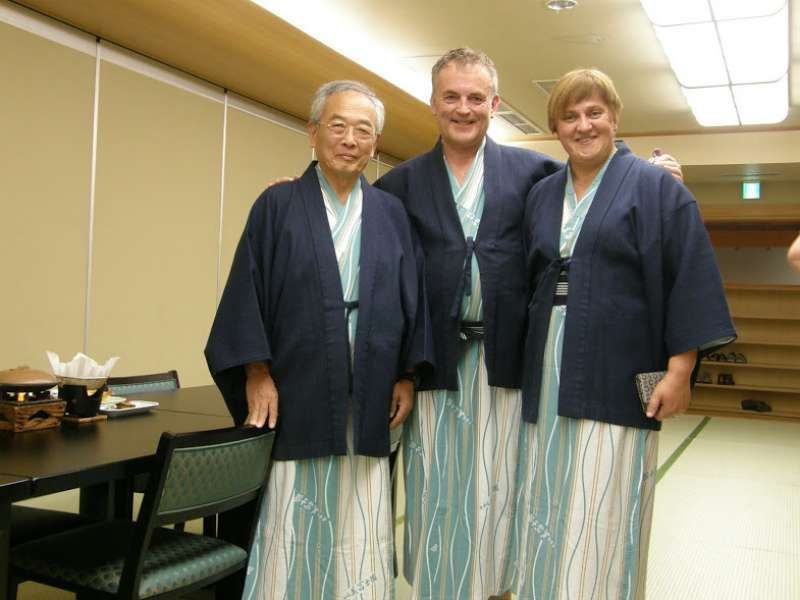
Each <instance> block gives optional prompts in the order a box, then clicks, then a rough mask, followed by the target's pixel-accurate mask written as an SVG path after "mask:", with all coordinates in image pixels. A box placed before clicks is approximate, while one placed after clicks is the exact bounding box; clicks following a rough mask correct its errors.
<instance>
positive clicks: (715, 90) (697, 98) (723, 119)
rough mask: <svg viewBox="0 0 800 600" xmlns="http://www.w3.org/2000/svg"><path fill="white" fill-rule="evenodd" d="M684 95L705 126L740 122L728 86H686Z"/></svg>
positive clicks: (696, 117) (699, 120) (695, 115)
mask: <svg viewBox="0 0 800 600" xmlns="http://www.w3.org/2000/svg"><path fill="white" fill-rule="evenodd" d="M683 95H684V96H686V101H687V102H688V103H689V108H691V109H692V112H693V113H694V118H695V119H697V122H698V123H700V125H702V126H703V127H718V126H720V125H736V124H738V122H739V119H738V116H737V114H736V105H734V103H733V94H732V92H731V89H730V88H729V87H728V86H720V87H712V88H684V90H683Z"/></svg>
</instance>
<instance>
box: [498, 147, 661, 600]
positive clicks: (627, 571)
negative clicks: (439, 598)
mask: <svg viewBox="0 0 800 600" xmlns="http://www.w3.org/2000/svg"><path fill="white" fill-rule="evenodd" d="M611 156H613V153H612V155H611ZM610 160H611V157H609V162H610ZM607 167H608V162H606V164H605V166H604V167H603V168H602V169H601V170H600V172H599V173H598V174H597V176H596V177H595V179H594V181H593V182H592V184H591V186H590V188H589V190H588V191H587V192H586V194H585V195H584V196H583V198H582V199H581V200H580V202H578V201H577V199H576V197H575V192H574V189H573V185H572V175H571V174H570V172H569V167H567V186H566V193H565V198H564V212H563V217H562V224H561V237H560V254H561V256H562V257H569V256H571V255H572V252H573V250H574V248H575V243H576V242H577V240H578V236H579V234H580V231H581V227H582V225H583V222H584V219H585V217H586V214H587V213H588V211H589V207H590V206H591V204H592V200H593V199H594V196H595V192H596V191H597V188H598V187H599V186H600V182H601V181H602V179H603V175H604V173H605V171H606V168H607ZM566 315H567V307H566V306H564V305H562V306H554V307H553V309H552V312H551V315H550V324H549V329H548V337H547V345H546V346H545V354H544V360H543V364H542V384H541V394H540V400H539V402H540V404H539V418H538V422H537V423H535V424H534V423H523V425H522V428H521V431H520V458H519V475H518V490H519V492H518V501H517V507H516V516H515V521H516V524H515V527H514V536H513V538H512V539H511V544H510V546H511V555H512V556H513V554H514V553H516V556H515V557H513V560H511V561H510V563H509V573H508V574H507V580H508V582H509V583H510V584H511V583H512V582H513V585H509V587H511V589H512V590H513V591H514V592H515V593H516V594H517V598H518V600H534V599H536V600H544V599H546V600H562V599H564V600H566V599H569V600H588V599H590V598H591V599H602V600H627V599H642V598H644V587H645V573H646V567H647V547H648V543H649V537H650V522H651V519H652V509H653V493H654V491H655V470H656V451H657V448H658V436H657V432H656V431H650V430H645V429H637V428H634V427H623V426H620V425H611V424H608V423H602V422H599V421H592V420H586V419H572V418H568V417H560V416H558V414H557V413H558V395H559V378H560V376H561V358H562V350H563V342H564V323H565V321H566Z"/></svg>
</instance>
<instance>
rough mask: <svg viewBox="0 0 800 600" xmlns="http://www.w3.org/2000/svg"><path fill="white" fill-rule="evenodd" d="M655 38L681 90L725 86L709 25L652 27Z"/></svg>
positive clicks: (718, 51)
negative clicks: (659, 43) (662, 49)
mask: <svg viewBox="0 0 800 600" xmlns="http://www.w3.org/2000/svg"><path fill="white" fill-rule="evenodd" d="M656 36H657V37H658V41H660V42H661V45H662V46H663V47H664V52H665V53H666V55H667V59H668V60H669V64H670V66H671V67H672V70H673V71H674V72H675V76H676V77H677V78H678V82H679V83H680V84H681V85H682V86H683V87H698V86H710V85H724V84H726V83H728V74H727V72H726V70H725V61H724V60H723V58H722V50H721V48H720V47H719V41H718V38H717V31H716V29H715V27H714V24H713V23H700V24H697V25H677V26H671V27H656Z"/></svg>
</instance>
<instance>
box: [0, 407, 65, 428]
mask: <svg viewBox="0 0 800 600" xmlns="http://www.w3.org/2000/svg"><path fill="white" fill-rule="evenodd" d="M65 405H66V402H64V401H63V400H50V399H46V400H26V401H25V402H8V401H5V400H4V401H2V402H0V431H13V432H15V433H16V432H18V431H34V430H37V429H49V428H51V427H58V426H59V424H60V423H61V417H63V416H64V406H65Z"/></svg>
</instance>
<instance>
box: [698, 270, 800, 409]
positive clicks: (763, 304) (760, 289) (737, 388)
mask: <svg viewBox="0 0 800 600" xmlns="http://www.w3.org/2000/svg"><path fill="white" fill-rule="evenodd" d="M725 293H726V296H727V298H728V306H729V307H730V310H731V315H732V316H733V321H734V323H735V325H736V331H737V332H738V334H739V339H737V340H736V341H735V342H734V343H733V344H730V345H728V346H726V347H725V348H723V349H722V350H721V352H722V353H723V354H726V355H730V354H731V353H732V352H737V353H740V354H744V356H745V357H746V359H747V362H745V363H742V362H733V361H708V360H704V361H703V362H702V363H701V364H700V371H699V376H698V381H699V380H700V378H701V377H702V376H703V375H704V374H707V375H709V376H710V377H711V381H712V383H710V384H709V383H698V384H697V385H696V386H695V390H694V394H693V397H692V403H691V407H690V409H689V412H691V413H695V414H703V415H715V416H738V417H748V418H758V419H781V420H792V421H800V286H792V285H747V284H728V285H726V286H725ZM720 374H728V375H731V376H732V377H733V380H734V385H719V384H718V376H719V375H720ZM746 399H752V400H760V401H762V402H765V403H766V404H768V405H769V406H770V407H771V408H772V410H771V411H769V412H755V411H751V410H743V409H742V407H741V401H742V400H746Z"/></svg>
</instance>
